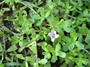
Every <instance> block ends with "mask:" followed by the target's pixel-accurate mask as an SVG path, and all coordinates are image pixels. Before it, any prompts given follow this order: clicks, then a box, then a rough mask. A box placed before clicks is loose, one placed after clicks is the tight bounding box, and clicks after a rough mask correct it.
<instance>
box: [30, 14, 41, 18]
mask: <svg viewBox="0 0 90 67" xmlns="http://www.w3.org/2000/svg"><path fill="white" fill-rule="evenodd" d="M32 18H33V19H41V17H40V16H38V15H36V14H34V15H32Z"/></svg>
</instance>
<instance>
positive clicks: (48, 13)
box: [45, 10, 50, 18]
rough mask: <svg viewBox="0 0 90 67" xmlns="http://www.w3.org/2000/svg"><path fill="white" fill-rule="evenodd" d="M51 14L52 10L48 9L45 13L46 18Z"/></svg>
mask: <svg viewBox="0 0 90 67" xmlns="http://www.w3.org/2000/svg"><path fill="white" fill-rule="evenodd" d="M49 15H50V11H49V10H48V11H47V12H46V14H45V18H47V17H48V16H49Z"/></svg>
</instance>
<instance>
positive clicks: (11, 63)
mask: <svg viewBox="0 0 90 67" xmlns="http://www.w3.org/2000/svg"><path fill="white" fill-rule="evenodd" d="M19 65H21V64H20V63H17V62H8V63H6V66H19Z"/></svg>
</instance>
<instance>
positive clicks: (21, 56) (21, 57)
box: [16, 54, 25, 60]
mask: <svg viewBox="0 0 90 67" xmlns="http://www.w3.org/2000/svg"><path fill="white" fill-rule="evenodd" d="M16 56H17V58H19V59H22V60H24V59H25V58H24V57H23V55H22V54H17V55H16Z"/></svg>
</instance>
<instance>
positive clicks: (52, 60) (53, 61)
mask: <svg viewBox="0 0 90 67" xmlns="http://www.w3.org/2000/svg"><path fill="white" fill-rule="evenodd" d="M56 60H57V56H56V55H53V56H52V58H51V62H52V63H55V62H56Z"/></svg>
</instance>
